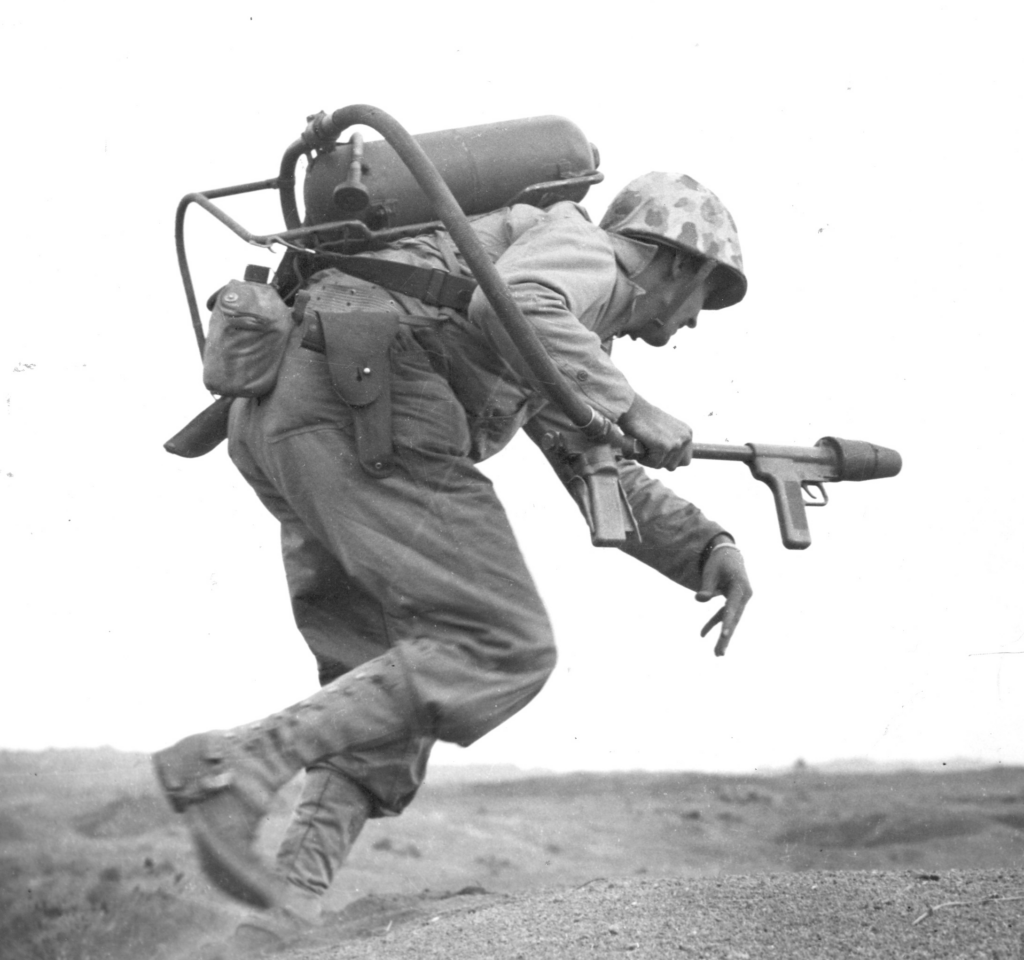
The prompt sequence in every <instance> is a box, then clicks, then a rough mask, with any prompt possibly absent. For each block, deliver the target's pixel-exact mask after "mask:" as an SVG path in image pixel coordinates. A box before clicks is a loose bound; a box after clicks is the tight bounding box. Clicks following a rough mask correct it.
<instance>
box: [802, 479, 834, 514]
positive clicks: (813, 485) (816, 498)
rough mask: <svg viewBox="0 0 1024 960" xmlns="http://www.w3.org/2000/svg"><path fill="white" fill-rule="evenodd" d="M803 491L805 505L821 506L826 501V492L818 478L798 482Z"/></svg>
mask: <svg viewBox="0 0 1024 960" xmlns="http://www.w3.org/2000/svg"><path fill="white" fill-rule="evenodd" d="M800 489H801V490H803V492H804V498H803V499H804V506H805V507H823V506H825V504H827V503H828V494H827V493H826V492H825V488H824V487H823V486H822V485H821V481H819V480H804V481H803V482H802V483H801V484H800Z"/></svg>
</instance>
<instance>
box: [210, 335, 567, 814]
mask: <svg viewBox="0 0 1024 960" xmlns="http://www.w3.org/2000/svg"><path fill="white" fill-rule="evenodd" d="M303 332H304V329H303V327H297V328H296V329H295V331H293V333H292V336H291V339H290V342H289V345H288V349H287V353H286V356H285V359H284V361H283V364H282V367H281V371H280V374H279V377H278V381H277V385H276V387H275V389H274V391H273V392H272V393H271V394H270V395H269V396H267V397H264V398H261V399H259V400H256V399H244V400H237V401H236V402H235V403H234V405H233V406H232V410H231V418H230V425H229V453H230V456H231V459H232V461H233V462H234V463H235V465H236V466H237V467H238V469H239V470H240V471H241V473H242V474H243V476H244V477H245V478H246V480H247V481H248V482H249V483H250V484H251V485H252V487H253V489H254V490H255V491H256V493H257V495H258V496H259V498H260V500H261V501H262V502H263V504H264V505H265V506H266V507H267V509H268V510H270V512H271V513H272V514H273V515H274V516H275V517H276V518H277V519H278V520H279V521H280V524H281V544H282V551H283V556H284V566H285V572H286V575H287V581H288V589H289V592H290V596H291V603H292V609H293V612H294V616H295V622H296V624H297V625H298V628H299V630H300V632H301V633H302V636H303V637H304V638H305V641H306V643H307V644H308V646H309V649H310V650H311V651H312V652H313V654H314V656H315V658H316V662H317V667H318V670H319V679H320V682H321V685H326V684H328V683H330V681H332V680H335V679H336V678H338V677H341V676H342V675H344V674H347V673H349V672H350V671H354V670H356V669H357V668H363V670H367V669H368V673H369V674H371V675H372V674H373V672H374V665H375V664H379V665H384V664H386V666H387V669H388V670H389V671H390V674H389V675H392V674H394V673H395V672H396V671H397V673H398V674H399V675H400V677H399V680H398V682H396V683H394V684H390V685H389V691H390V692H389V699H388V701H387V705H386V709H387V710H388V711H393V712H394V717H393V720H394V723H393V724H391V727H392V728H394V729H401V730H403V731H404V733H403V734H402V736H400V737H398V738H397V739H396V738H395V737H389V738H388V739H387V741H386V742H383V743H375V742H374V741H373V739H372V738H369V739H366V740H365V741H364V742H359V743H337V744H336V749H334V748H332V749H334V752H333V753H332V754H331V755H330V756H329V757H327V756H325V757H324V758H321V759H322V760H323V761H324V762H325V763H327V765H329V766H330V767H332V768H333V769H335V770H337V771H338V772H341V773H343V774H344V775H345V776H346V777H348V778H349V779H351V780H352V781H354V782H355V783H357V784H359V785H360V786H361V787H362V788H363V789H364V790H365V791H366V792H367V794H368V796H369V797H370V798H371V816H381V815H386V814H395V813H398V812H400V811H401V810H402V809H403V808H404V807H405V806H406V805H407V804H408V803H409V802H410V800H411V799H412V797H413V796H414V795H415V792H416V790H417V788H418V787H419V785H420V784H421V782H422V780H423V777H424V774H425V770H426V763H427V759H428V756H429V753H430V749H431V747H432V745H433V744H434V742H436V740H438V739H440V740H444V741H450V742H454V743H458V744H462V745H468V744H470V743H472V742H473V741H474V740H476V739H478V738H479V737H481V736H483V735H484V734H485V733H487V732H488V731H490V730H492V729H494V728H495V727H497V726H498V725H499V724H500V723H502V722H503V721H504V720H506V719H508V717H510V716H511V715H512V714H514V713H515V712H516V711H518V710H519V709H521V708H522V707H523V706H525V705H526V703H528V702H529V701H530V700H531V699H532V698H533V697H534V696H535V695H536V694H537V693H538V692H539V691H540V689H541V687H542V686H543V685H544V682H545V681H546V679H547V678H548V676H549V675H550V673H551V671H552V669H553V668H554V665H555V648H554V642H553V637H552V633H551V627H550V623H549V620H548V617H547V614H546V612H545V610H544V607H543V604H542V602H541V600H540V597H539V596H538V593H537V590H536V587H535V585H534V583H533V580H532V578H531V576H530V574H529V572H528V570H527V568H526V565H525V562H524V561H523V558H522V554H521V552H520V550H519V547H518V544H517V543H516V540H515V537H514V535H513V533H512V529H511V527H510V525H509V523H508V519H507V517H506V515H505V512H504V509H503V507H502V506H501V504H500V502H499V501H498V499H497V497H496V495H495V493H494V490H493V488H492V486H491V483H490V481H489V480H488V479H487V478H486V477H485V476H484V475H483V474H482V473H481V472H480V471H479V470H478V469H477V467H476V466H475V464H474V463H473V461H472V460H471V458H470V455H469V453H470V436H469V429H468V426H467V422H466V416H465V413H464V411H463V408H462V407H461V405H460V404H459V402H458V401H457V400H456V398H455V396H454V394H453V392H452V389H451V387H450V385H449V383H448V382H447V379H446V378H445V376H444V375H443V369H439V365H438V364H437V362H436V361H437V358H436V357H435V358H434V360H433V362H432V358H431V356H430V354H429V353H428V350H427V349H426V348H425V347H424V346H423V345H421V340H423V337H422V336H419V337H418V332H417V330H416V329H415V327H413V326H409V325H406V324H403V325H402V326H401V328H400V330H399V333H398V336H397V338H396V340H395V342H394V344H393V346H392V349H391V352H390V364H391V376H392V388H391V395H392V414H393V430H394V444H395V454H396V457H395V459H396V469H395V470H394V472H393V473H392V474H391V475H390V476H389V477H386V478H384V479H373V478H371V477H370V476H369V475H367V474H366V473H365V472H364V470H363V468H362V467H361V466H360V464H359V459H358V456H357V452H356V446H355V434H354V429H353V423H352V414H351V411H350V409H349V408H348V407H347V406H346V405H345V403H344V402H342V400H341V399H340V398H339V397H338V395H337V394H336V393H335V390H334V387H333V385H332V383H331V378H330V373H329V369H328V361H327V358H326V357H325V356H324V355H322V354H319V353H314V352H312V351H310V350H308V349H306V348H303V347H302V346H301V345H300V340H301V337H302V335H303ZM428 346H429V344H428ZM327 692H328V691H326V690H325V691H322V693H327ZM351 709H352V710H353V711H356V713H358V710H359V705H358V703H355V702H354V703H353V704H352V707H351ZM358 719H359V718H358V716H354V717H353V720H354V721H356V722H358ZM377 719H378V720H379V718H377ZM375 722H376V721H375ZM318 762H319V761H318Z"/></svg>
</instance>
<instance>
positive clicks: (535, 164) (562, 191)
mask: <svg viewBox="0 0 1024 960" xmlns="http://www.w3.org/2000/svg"><path fill="white" fill-rule="evenodd" d="M415 139H416V140H417V141H418V142H419V144H420V146H422V147H423V149H424V151H425V152H426V154H427V156H428V157H429V158H430V159H431V161H432V162H433V163H434V165H435V166H436V167H437V169H438V171H439V172H440V174H441V176H442V177H443V178H444V180H445V182H446V183H447V184H448V187H449V188H450V189H451V191H452V193H453V194H454V195H455V198H456V199H457V200H458V202H459V205H460V206H461V207H462V209H463V212H465V213H466V214H467V215H469V216H473V215H474V214H479V213H487V212H488V211H490V210H497V209H498V208H500V207H502V206H505V205H506V204H507V203H508V202H509V201H510V200H511V199H512V198H513V197H515V196H516V195H517V194H519V193H520V192H521V191H522V190H524V189H525V188H527V187H530V186H532V185H534V184H536V183H544V182H547V181H554V180H565V179H567V178H572V177H585V176H586V175H588V174H594V173H595V171H596V169H597V166H598V164H599V163H600V159H599V157H598V153H597V149H596V148H595V147H594V146H593V144H591V143H589V142H588V141H587V138H586V137H585V136H584V135H583V132H582V131H581V130H580V129H579V127H577V126H576V125H575V124H573V123H571V122H570V121H568V120H566V119H564V118H563V117H531V118H528V119H524V120H509V121H506V122H504V123H490V124H486V125H483V126H479V127H463V128H461V129H456V130H442V131H439V132H437V133H424V134H420V135H418V136H417V137H416V138H415ZM352 159H353V146H352V144H351V143H339V144H337V145H336V146H335V148H334V149H332V150H330V151H329V152H325V153H320V154H319V155H318V156H316V157H315V158H313V160H312V162H311V163H310V165H309V167H308V169H307V171H306V177H305V184H304V189H303V193H304V198H305V204H306V219H305V222H306V223H307V224H317V223H327V222H329V221H332V220H343V219H345V220H347V219H359V220H362V221H364V222H365V223H366V224H367V225H368V226H369V227H371V229H374V230H378V229H383V228H386V227H404V226H409V225H411V224H415V223H425V222H428V221H431V220H434V219H436V216H435V214H434V212H433V210H432V208H431V205H430V202H429V201H428V200H427V198H426V197H425V196H424V195H423V192H422V191H421V190H420V188H419V185H418V184H417V183H416V180H415V179H414V178H413V176H412V174H411V173H410V172H409V170H408V168H407V167H406V166H405V164H404V163H403V162H402V161H401V160H400V159H399V157H398V154H396V153H395V151H394V150H393V149H392V147H391V146H390V145H389V144H388V143H387V142H385V141H384V140H372V141H369V142H367V143H366V144H365V145H364V150H363V161H362V184H363V186H364V187H365V188H366V190H367V191H368V193H369V201H370V202H369V206H368V207H367V208H366V210H365V211H364V212H362V213H361V214H358V215H352V214H349V213H346V212H345V211H344V210H343V209H341V208H340V206H339V205H338V204H337V203H336V202H335V199H334V191H335V189H336V188H337V187H338V186H339V185H340V184H342V183H344V182H345V181H346V179H347V178H348V176H349V168H350V165H351V163H352ZM597 179H600V176H597V177H596V178H595V181H596V180H597ZM589 185H590V184H589V183H586V182H584V183H575V184H573V183H567V184H565V185H564V186H562V187H560V188H559V189H558V190H557V191H555V193H556V194H557V197H558V199H565V200H575V201H579V200H582V199H583V197H584V195H585V194H586V192H587V189H588V188H589Z"/></svg>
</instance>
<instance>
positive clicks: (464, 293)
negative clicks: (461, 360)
mask: <svg viewBox="0 0 1024 960" xmlns="http://www.w3.org/2000/svg"><path fill="white" fill-rule="evenodd" d="M331 264H332V266H336V267H337V268H338V269H339V270H341V271H342V272H344V273H347V274H349V275H351V276H353V277H359V278H360V279H361V280H368V281H369V282H370V283H375V284H377V285H378V286H381V287H383V288H384V289H385V290H390V291H391V292H392V293H401V294H404V295H405V296H407V297H413V298H414V299H416V300H422V301H423V303H425V304H426V305H427V306H429V307H449V308H450V309H452V310H459V311H464V310H465V309H466V308H467V307H468V306H469V301H470V298H471V297H472V296H473V291H474V290H476V288H477V283H476V281H475V280H470V279H468V278H467V277H459V276H456V275H455V274H453V273H449V272H448V271H447V270H438V269H433V268H431V267H417V266H413V265H412V264H409V263H399V262H398V261H396V260H378V259H376V258H375V257H349V256H344V255H340V254H336V255H334V256H332V257H331Z"/></svg>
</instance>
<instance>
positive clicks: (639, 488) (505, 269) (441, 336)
mask: <svg viewBox="0 0 1024 960" xmlns="http://www.w3.org/2000/svg"><path fill="white" fill-rule="evenodd" d="M473 228H474V230H475V232H476V233H477V236H478V237H479V238H480V240H481V242H482V243H483V246H484V248H485V250H486V251H487V253H488V255H489V256H490V257H491V259H492V260H493V261H494V263H495V265H496V267H497V270H498V272H499V274H501V276H502V278H503V279H504V280H505V282H506V283H507V284H508V286H509V289H510V291H511V293H512V296H513V297H514V298H515V300H516V301H517V303H518V305H519V307H520V309H521V310H522V313H523V315H524V317H525V318H526V319H527V320H528V321H529V322H530V323H531V325H532V326H533V328H534V330H535V332H536V333H537V335H538V336H539V338H540V340H541V342H542V343H543V344H544V347H545V349H546V350H547V352H548V354H549V356H550V357H551V358H552V359H553V360H554V362H555V364H556V365H557V366H558V367H559V368H560V369H561V371H562V372H563V373H564V374H565V376H566V377H568V378H569V379H570V381H572V382H573V383H575V384H576V385H577V387H578V389H579V390H580V392H581V393H582V394H583V396H584V397H585V398H586V399H587V401H588V402H589V403H590V405H591V406H593V407H594V408H595V409H597V410H598V411H599V412H600V413H602V414H604V416H606V417H608V418H609V419H610V420H612V421H617V420H618V419H619V417H621V416H622V415H623V414H624V413H625V412H626V411H627V410H628V409H629V407H630V405H631V404H632V402H633V399H634V397H635V395H636V394H635V391H634V389H633V388H632V387H631V386H630V384H629V382H628V381H627V380H626V378H625V376H624V375H623V374H622V372H621V371H620V370H619V369H618V368H617V367H616V366H615V365H614V363H613V362H612V360H611V356H610V351H611V344H612V342H613V340H614V339H615V338H616V337H618V336H621V335H622V334H623V332H624V330H625V328H626V327H627V326H628V323H629V320H630V319H631V316H632V310H633V305H634V303H635V302H636V299H637V297H638V296H639V295H640V294H641V293H642V292H643V291H642V289H641V288H640V287H639V286H638V285H637V284H636V282H635V280H634V278H635V277H636V276H637V274H639V273H640V272H641V271H642V270H643V269H644V267H646V266H647V265H648V264H649V263H650V261H651V259H652V258H653V257H654V255H655V252H656V251H655V248H654V247H653V246H651V245H649V244H645V243H641V242H639V241H635V240H631V239H628V238H625V237H621V236H618V235H615V234H610V233H607V232H605V231H604V230H601V229H600V228H599V227H597V226H595V225H594V224H593V223H591V222H590V220H589V218H588V217H587V214H586V212H585V211H584V210H583V209H582V208H581V207H579V206H577V205H576V204H574V203H570V202H562V203H557V204H555V205H554V206H552V207H550V208H548V209H547V210H541V209H538V208H536V207H531V206H526V205H516V206H513V207H510V208H506V209H503V210H499V211H496V212H494V213H490V214H486V215H484V216H482V217H478V218H476V219H475V220H474V221H473ZM376 255H377V256H380V257H384V258H387V259H398V260H403V261H405V262H409V263H416V264H419V265H424V266H431V267H442V268H447V269H449V270H453V271H457V272H461V273H463V274H464V275H466V276H471V274H470V271H469V270H468V268H467V267H466V265H465V262H464V261H463V260H462V258H461V255H460V254H459V253H458V251H457V250H456V249H455V247H454V244H453V243H452V241H451V239H450V238H449V237H448V235H447V233H446V232H444V231H438V232H436V233H434V234H429V235H426V236H421V237H415V238H411V239H408V240H404V241H400V242H398V243H397V244H393V245H392V246H390V247H389V248H388V249H387V250H384V251H380V252H379V253H378V254H376ZM398 299H400V300H402V301H403V302H404V303H403V305H404V306H405V307H406V309H407V310H408V311H409V312H410V313H412V314H419V315H423V314H424V313H427V314H429V315H431V316H433V317H434V318H436V319H437V320H439V321H441V322H440V323H439V324H438V325H437V326H436V330H435V332H434V334H433V336H435V337H436V344H435V350H436V352H437V354H438V355H439V357H440V362H442V363H443V364H444V366H445V371H446V375H447V377H448V380H449V382H450V383H451V384H452V387H453V389H454V391H455V394H456V396H457V397H458V399H459V401H460V403H461V404H462V406H463V407H464V409H465V411H466V415H467V418H468V421H469V426H470V432H471V436H472V455H473V457H474V459H476V460H478V461H479V460H485V459H487V458H488V457H490V456H493V454H495V453H496V452H498V451H499V450H501V449H502V448H503V447H504V446H505V445H506V444H507V443H508V442H509V440H511V438H512V437H513V436H514V435H515V433H516V432H517V431H518V430H519V429H521V428H525V429H526V432H527V434H528V435H529V436H530V437H531V439H533V440H534V441H535V442H537V443H538V444H539V442H540V437H541V436H542V435H543V433H544V432H545V431H547V430H550V429H559V430H561V431H563V432H567V431H569V430H571V427H570V425H569V423H568V421H567V420H566V419H565V417H564V415H563V414H561V412H560V411H558V410H555V409H553V408H551V406H550V405H549V404H548V403H547V401H546V400H545V399H544V398H543V397H542V396H540V395H539V394H538V393H537V392H536V391H535V390H533V389H532V388H531V386H530V375H529V372H528V370H526V369H525V368H524V367H522V366H521V365H520V364H521V362H517V361H518V358H517V357H516V356H515V354H514V353H513V352H512V351H510V350H503V349H502V347H503V345H502V344H501V342H500V338H498V337H495V336H494V334H493V333H492V332H491V331H494V330H495V329H496V328H497V329H499V330H500V321H499V320H498V319H497V317H496V316H495V315H494V311H493V310H492V308H491V306H490V304H489V303H488V301H487V299H486V297H485V296H484V295H483V293H482V291H481V290H479V289H478V290H477V291H476V293H475V294H474V296H473V299H472V301H471V303H470V306H469V309H468V310H467V311H466V313H465V314H460V313H457V312H454V311H450V310H445V309H443V308H442V309H437V310H432V309H431V308H427V307H425V306H424V305H423V304H422V303H420V302H419V301H416V300H409V299H408V298H403V297H398ZM549 459H550V460H551V462H552V465H553V466H554V467H555V469H556V471H558V472H559V474H560V476H561V477H562V479H563V481H564V480H565V479H566V476H565V471H564V468H563V466H562V465H561V464H560V463H559V462H558V460H557V458H549ZM619 478H620V484H621V486H622V489H623V492H624V493H625V495H626V497H627V499H628V501H629V504H630V507H631V509H632V511H633V514H634V516H635V519H636V521H637V525H638V528H639V531H640V534H641V537H640V540H639V542H633V541H631V542H630V543H628V544H627V545H626V547H624V548H623V549H624V550H625V552H626V553H629V554H631V555H633V556H635V557H636V558H637V559H640V560H642V561H643V562H644V563H646V564H648V565H649V566H652V567H654V568H655V569H657V570H659V571H660V572H661V573H663V574H664V575H665V576H667V577H669V578H670V579H672V580H674V581H675V582H677V583H680V584H682V585H684V586H687V587H689V588H690V589H693V590H696V589H697V588H698V587H699V583H700V563H701V555H702V552H703V550H704V548H705V547H706V545H707V544H708V542H709V541H710V540H711V538H712V537H714V536H715V535H717V534H719V533H722V532H724V531H723V529H722V527H720V526H719V525H718V524H716V523H713V522H712V521H710V520H708V519H707V518H705V517H704V516H703V514H702V513H701V512H700V511H699V510H698V509H697V508H696V507H695V506H693V505H692V504H690V503H688V502H687V501H685V500H683V499H682V498H680V497H678V496H677V495H675V494H674V493H672V492H671V491H670V490H668V488H666V487H665V486H664V485H663V484H661V483H659V482H658V481H657V480H654V479H652V478H651V477H649V476H648V475H647V474H646V473H645V471H644V470H643V468H641V467H640V466H638V465H637V464H636V463H633V462H632V461H628V460H624V461H620V467H619Z"/></svg>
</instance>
